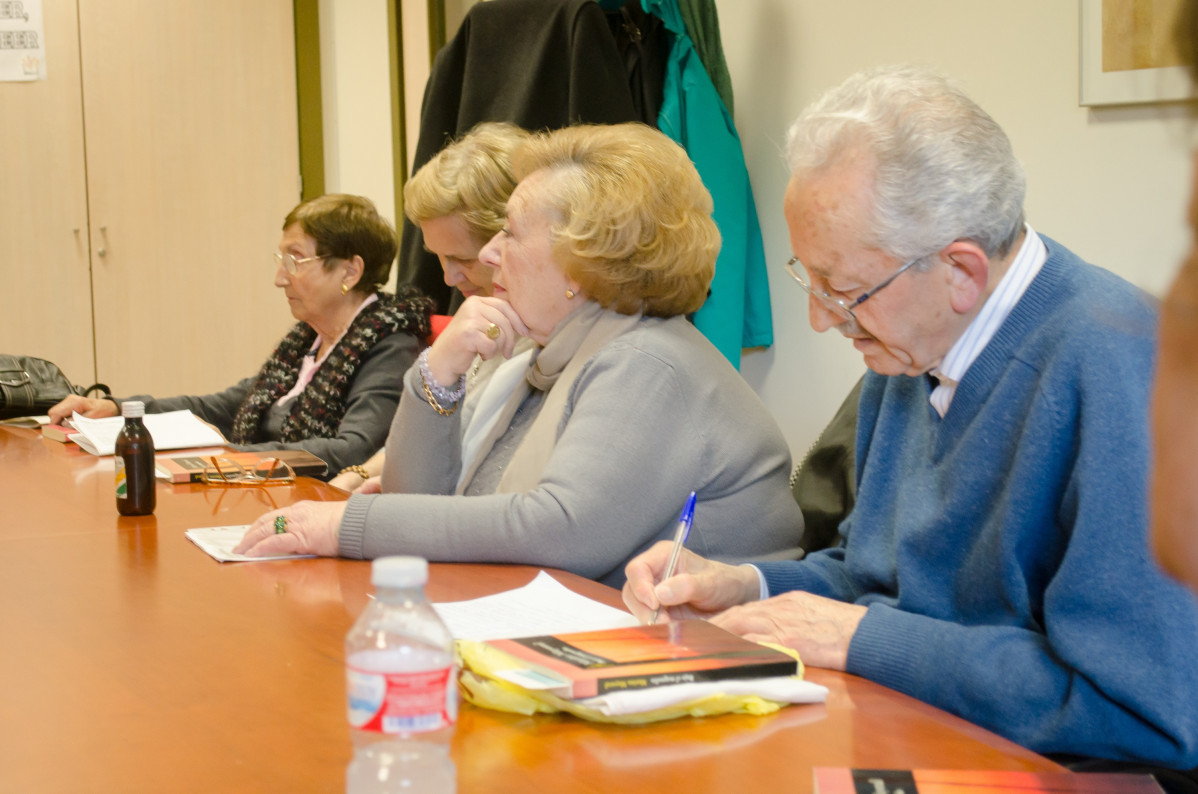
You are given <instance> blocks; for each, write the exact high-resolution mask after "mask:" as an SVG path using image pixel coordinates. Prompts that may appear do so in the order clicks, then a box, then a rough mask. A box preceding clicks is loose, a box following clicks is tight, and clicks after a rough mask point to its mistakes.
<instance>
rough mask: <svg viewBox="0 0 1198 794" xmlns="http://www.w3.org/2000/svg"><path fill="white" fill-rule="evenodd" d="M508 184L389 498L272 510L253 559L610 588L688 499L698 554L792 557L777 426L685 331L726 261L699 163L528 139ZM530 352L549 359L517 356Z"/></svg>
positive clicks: (640, 140) (423, 378)
mask: <svg viewBox="0 0 1198 794" xmlns="http://www.w3.org/2000/svg"><path fill="white" fill-rule="evenodd" d="M513 166H514V169H515V173H516V176H517V177H518V178H519V180H520V181H519V184H518V185H517V187H516V189H515V191H514V192H513V193H512V196H511V198H510V199H509V201H508V203H507V210H506V222H505V225H504V227H503V229H502V230H501V231H500V232H499V233H498V234H497V235H495V237H494V238H493V239H492V240H491V242H489V243H488V244H487V246H486V247H485V248H484V249H483V251H482V252H481V253H480V255H479V258H480V260H481V261H482V263H483V264H485V265H487V266H488V267H490V268H492V270H493V278H492V288H493V293H494V294H493V296H492V297H489V298H484V297H472V298H469V299H467V300H466V302H465V303H464V304H463V305H462V308H461V309H459V310H458V312H457V314H456V315H455V316H454V319H453V321H452V322H451V323H450V324H449V326H448V327H447V328H446V329H445V331H443V332H442V333H441V335H440V336H439V337H438V338H437V340H436V342H435V343H434V344H433V346H432V347H431V348H429V349H428V350H427V351H425V353H423V354H421V357H420V359H419V360H418V363H417V365H416V366H414V367H412V368H411V369H409V370H408V372H407V375H406V376H405V395H404V398H403V400H402V401H401V404H400V409H399V410H398V411H397V412H396V416H395V422H394V424H393V425H392V428H391V435H390V437H389V439H388V443H387V465H386V468H385V470H384V472H383V477H382V486H383V491H384V493H382V494H377V495H355V496H353V497H351V498H350V500H349V502H348V503H335V504H329V503H316V502H301V503H299V504H296V505H293V506H291V507H288V508H285V509H283V510H280V511H273V512H271V513H268V514H266V515H265V516H263V517H261V518H260V519H258V521H257V522H255V524H254V526H253V527H251V529H250V531H249V532H248V533H247V534H246V536H245V538H244V539H243V540H242V542H241V544H240V546H239V551H244V552H247V553H250V554H253V555H261V554H272V553H278V552H306V553H316V554H324V555H335V554H340V555H342V556H345V557H352V558H373V557H377V556H382V555H385V554H415V555H419V556H423V557H426V558H428V559H430V560H432V561H455V562H507V563H527V564H534V565H543V566H550V567H556V568H564V569H566V570H569V571H573V572H575V573H578V574H581V575H583V576H587V577H590V578H592V579H596V580H599V581H602V582H605V583H608V584H612V585H616V586H618V585H620V584H621V583H622V582H623V579H624V565H625V563H626V562H627V561H628V560H629V559H631V558H632V557H633V556H635V555H636V554H637V553H638V552H640V551H642V550H643V549H646V548H648V547H649V546H650V545H652V544H653V543H654V542H656V541H658V540H662V539H664V538H668V537H670V536H671V535H672V533H673V530H674V527H675V525H676V523H677V520H678V514H679V510H680V508H681V507H682V505H683V503H684V502H685V501H686V499H687V495H688V493H689V492H691V491H694V492H695V493H696V494H697V498H698V505H697V507H696V509H695V513H694V527H693V529H692V531H691V534H690V539H689V540H688V546H690V547H692V548H695V549H696V550H700V549H702V550H705V551H706V553H708V554H712V555H714V556H716V557H717V558H719V559H722V560H743V559H745V558H748V557H751V556H753V555H754V554H766V555H779V554H782V555H788V554H793V553H794V550H795V548H796V547H797V540H798V537H799V534H800V533H801V531H802V517H801V514H800V513H799V510H798V506H797V505H796V504H795V502H794V500H793V499H792V498H791V497H790V493H789V491H788V489H787V484H786V483H787V474H788V472H789V467H790V456H789V453H788V451H787V448H786V445H785V443H784V442H783V440H782V436H781V433H780V432H779V430H778V427H777V424H776V423H775V422H774V420H773V418H772V417H771V416H770V415H769V412H768V411H767V410H766V408H765V406H764V405H763V404H762V403H761V401H760V400H759V399H758V397H757V395H756V394H754V393H753V391H752V389H750V388H749V386H748V385H747V384H746V383H745V382H744V380H743V379H741V377H740V376H739V374H738V373H737V372H736V371H735V370H734V369H733V368H732V367H731V365H729V364H728V362H727V360H726V359H725V358H724V357H723V356H722V355H720V353H719V352H718V351H717V350H716V349H715V347H713V346H712V345H711V343H710V342H708V341H707V340H706V339H705V338H704V337H703V335H702V334H700V333H699V332H698V331H697V330H695V328H694V327H693V326H692V325H691V324H690V323H689V322H687V320H686V317H685V315H686V314H687V313H688V312H693V311H694V310H695V309H697V308H698V307H699V306H700V305H701V304H702V303H703V301H704V299H705V298H706V294H707V288H708V285H709V284H710V282H711V278H712V274H713V271H714V267H715V258H716V253H717V251H718V249H719V244H720V240H719V233H718V232H717V230H716V227H715V224H714V222H713V221H712V219H711V207H712V204H711V197H710V195H709V194H708V192H707V190H706V189H705V188H704V187H703V184H702V182H701V180H700V179H699V176H698V174H697V173H696V171H695V169H694V166H693V165H692V164H691V163H690V161H689V159H688V158H687V156H686V153H685V152H684V151H683V150H682V149H681V148H680V147H678V146H677V145H676V144H674V143H673V142H671V141H670V140H669V139H668V138H666V137H665V136H664V135H662V134H661V133H660V132H657V131H655V130H652V129H650V128H649V127H646V126H643V125H639V124H624V125H616V126H607V127H604V126H580V127H571V128H566V129H561V130H557V131H554V132H550V133H545V134H541V135H537V136H535V137H534V138H532V139H531V140H530V141H529V142H528V143H526V144H525V145H524V146H522V147H521V148H520V149H518V150H517V151H516V153H515V154H514V156H513ZM522 336H527V337H530V338H531V339H532V340H533V341H535V342H536V347H535V349H533V350H531V351H529V352H528V353H527V354H525V355H522V356H515V357H512V356H513V352H514V346H515V342H516V340H517V339H518V338H519V337H522ZM476 357H481V359H483V360H484V362H483V364H482V365H481V366H480V367H478V368H477V370H476V369H475V360H476ZM508 357H512V358H508ZM746 516H753V517H754V518H753V520H752V521H746V520H745V517H746Z"/></svg>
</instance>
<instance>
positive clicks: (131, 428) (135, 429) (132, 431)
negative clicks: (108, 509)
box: [114, 400, 158, 516]
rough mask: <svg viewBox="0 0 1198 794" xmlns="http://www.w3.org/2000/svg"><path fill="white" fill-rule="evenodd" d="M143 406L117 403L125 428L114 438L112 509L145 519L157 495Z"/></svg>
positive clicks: (152, 510)
mask: <svg viewBox="0 0 1198 794" xmlns="http://www.w3.org/2000/svg"><path fill="white" fill-rule="evenodd" d="M145 413H146V406H145V404H144V403H141V402H139V401H137V400H129V401H127V402H123V403H121V416H123V417H125V426H124V427H122V428H121V432H120V433H119V434H117V437H116V449H115V450H114V453H115V458H116V509H117V512H118V513H120V514H121V515H123V516H148V515H150V514H151V513H153V512H154V507H155V505H156V503H157V497H158V494H157V492H156V491H155V482H154V439H153V438H151V437H150V431H149V430H147V429H146V426H145V423H144V422H142V421H141V418H142V417H143V416H145Z"/></svg>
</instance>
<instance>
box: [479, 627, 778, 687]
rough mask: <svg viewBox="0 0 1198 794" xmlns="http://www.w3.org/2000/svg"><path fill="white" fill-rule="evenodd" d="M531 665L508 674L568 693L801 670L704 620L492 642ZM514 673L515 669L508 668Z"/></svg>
mask: <svg viewBox="0 0 1198 794" xmlns="http://www.w3.org/2000/svg"><path fill="white" fill-rule="evenodd" d="M486 644H487V645H490V646H491V647H493V648H495V649H497V650H500V651H503V652H504V653H506V654H508V655H509V656H511V657H514V658H515V659H517V660H518V661H520V662H523V663H525V664H526V665H527V667H525V668H522V669H520V670H518V671H514V672H515V673H516V675H515V676H504V677H505V678H507V679H508V680H509V681H515V682H516V683H519V684H521V685H522V686H525V687H526V688H534V689H544V690H548V691H551V692H554V693H556V694H559V695H561V696H563V697H567V698H575V699H578V698H588V697H594V696H596V695H602V694H606V693H608V692H618V691H623V690H629V689H644V688H646V687H654V686H665V685H667V684H682V683H694V682H698V681H719V680H721V679H726V678H767V677H773V676H787V675H794V674H795V673H796V672H798V662H797V661H796V660H795V659H794V657H792V656H789V655H787V654H785V653H783V652H781V651H778V650H774V649H773V648H767V647H766V646H764V645H758V644H757V643H755V642H750V641H748V640H746V639H743V638H741V637H738V636H736V635H735V634H732V633H731V632H728V631H725V630H724V629H721V628H719V627H718V626H715V625H713V624H711V623H708V622H707V621H705V620H682V621H676V622H673V623H661V624H657V625H654V626H632V627H626V628H617V629H605V630H602V631H584V632H577V633H573V634H554V635H547V636H541V637H522V638H518V639H506V640H490V641H488V642H487V643H486ZM509 672H511V671H509Z"/></svg>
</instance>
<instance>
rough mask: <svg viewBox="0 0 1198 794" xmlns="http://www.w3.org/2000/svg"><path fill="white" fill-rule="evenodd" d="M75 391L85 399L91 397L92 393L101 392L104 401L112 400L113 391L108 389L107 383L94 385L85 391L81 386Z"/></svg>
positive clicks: (100, 395)
mask: <svg viewBox="0 0 1198 794" xmlns="http://www.w3.org/2000/svg"><path fill="white" fill-rule="evenodd" d="M75 390H76V391H77V392H78V393H79V394H80V395H82V396H84V397H90V396H91V393H92V392H99V397H100V399H102V400H111V399H112V389H110V388H108V384H107V383H93V384H92V385H90V386H88V387H87V388H86V389H84V388H83V387H81V386H76V387H75Z"/></svg>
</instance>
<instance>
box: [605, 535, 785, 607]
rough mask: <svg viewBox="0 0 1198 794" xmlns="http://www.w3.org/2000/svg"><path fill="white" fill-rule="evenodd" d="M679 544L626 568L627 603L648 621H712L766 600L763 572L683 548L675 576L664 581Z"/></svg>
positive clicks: (662, 546) (660, 547)
mask: <svg viewBox="0 0 1198 794" xmlns="http://www.w3.org/2000/svg"><path fill="white" fill-rule="evenodd" d="M673 545H674V544H673V543H671V542H670V541H668V540H663V541H661V542H659V543H657V544H655V545H654V546H653V547H652V548H650V549H649V550H648V551H646V552H645V553H644V554H641V555H639V556H637V557H635V558H634V559H633V560H632V561H631V562H629V563H628V566H627V567H626V568H625V569H624V573H625V575H626V576H627V577H628V581H626V582H625V583H624V603H625V604H626V605H627V606H628V609H629V610H631V611H632V614H634V615H636V617H637V619H638V620H640V621H641V622H642V623H647V622H649V620H651V619H652V618H653V612H654V611H655V610H656V609H657V608H658V607H659V606H660V607H661V615H660V616H659V617H658V622H659V623H661V622H665V621H666V620H680V619H682V618H708V617H711V616H712V615H715V614H717V613H719V612H723V611H724V610H725V609H728V608H730V607H734V606H736V605H738V604H744V603H747V602H749V601H756V600H757V599H758V598H759V597H760V596H761V583H760V580H759V579H758V578H757V571H756V570H755V569H753V568H752V567H750V566H748V565H727V564H725V563H722V562H713V561H712V560H708V559H704V558H703V557H700V556H699V555H698V554H695V553H694V552H691V551H688V550H686V549H683V550H682V552H681V554H679V555H678V565H677V567H676V569H675V571H674V575H673V576H671V577H670V578H669V579H667V580H665V581H664V582H663V581H661V577H662V576H663V575H664V574H665V569H666V565H668V564H669V560H670V552H671V551H672V549H673Z"/></svg>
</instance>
